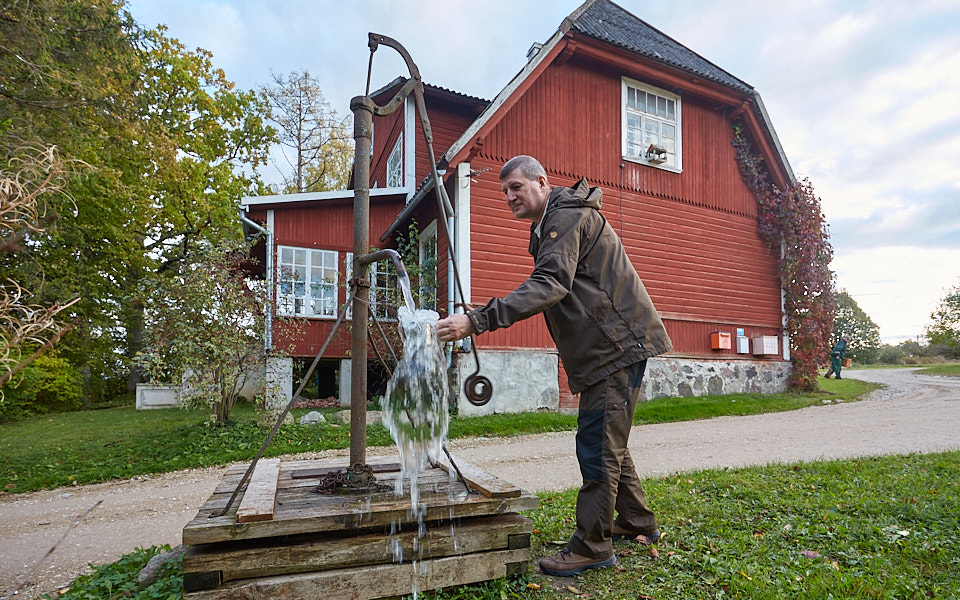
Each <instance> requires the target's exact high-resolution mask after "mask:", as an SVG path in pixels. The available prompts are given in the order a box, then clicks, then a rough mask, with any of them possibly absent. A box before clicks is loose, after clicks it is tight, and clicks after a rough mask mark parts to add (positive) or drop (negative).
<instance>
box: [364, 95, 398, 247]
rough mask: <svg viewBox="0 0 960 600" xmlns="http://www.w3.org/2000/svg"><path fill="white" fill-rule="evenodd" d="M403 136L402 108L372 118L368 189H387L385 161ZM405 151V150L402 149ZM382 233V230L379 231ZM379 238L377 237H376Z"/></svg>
mask: <svg viewBox="0 0 960 600" xmlns="http://www.w3.org/2000/svg"><path fill="white" fill-rule="evenodd" d="M402 134H403V108H402V107H401V108H399V109H397V110H395V111H393V112H392V113H390V114H389V115H385V116H382V117H380V116H377V115H374V116H373V156H371V157H370V187H374V185H373V184H374V183H376V184H377V185H376V187H387V159H389V158H390V152H391V151H393V147H394V145H396V143H397V138H398V137H399V136H400V135H402ZM404 151H406V148H404ZM351 231H352V230H351ZM381 231H382V230H381ZM378 237H379V236H378Z"/></svg>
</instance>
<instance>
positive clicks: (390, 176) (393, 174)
mask: <svg viewBox="0 0 960 600" xmlns="http://www.w3.org/2000/svg"><path fill="white" fill-rule="evenodd" d="M387 187H388V188H389V187H403V136H402V135H401V136H400V137H398V138H397V143H396V144H394V146H393V150H391V151H390V157H389V158H387Z"/></svg>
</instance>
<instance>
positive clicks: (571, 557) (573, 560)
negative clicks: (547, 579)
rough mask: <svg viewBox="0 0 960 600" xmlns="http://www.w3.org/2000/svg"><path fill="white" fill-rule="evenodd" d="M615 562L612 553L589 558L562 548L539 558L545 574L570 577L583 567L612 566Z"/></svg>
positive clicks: (600, 567) (598, 567)
mask: <svg viewBox="0 0 960 600" xmlns="http://www.w3.org/2000/svg"><path fill="white" fill-rule="evenodd" d="M616 562H617V559H616V557H614V555H613V554H612V553H611V554H610V556H608V557H607V558H590V557H589V556H580V555H579V554H577V553H575V552H571V551H569V550H566V549H564V550H561V551H560V552H557V553H556V554H554V555H553V556H551V557H549V558H542V559H540V570H541V571H543V572H544V573H546V574H547V575H555V576H557V577H570V576H571V575H576V574H577V573H579V572H580V571H583V570H585V569H602V568H604V567H612V566H613V565H614V563H616Z"/></svg>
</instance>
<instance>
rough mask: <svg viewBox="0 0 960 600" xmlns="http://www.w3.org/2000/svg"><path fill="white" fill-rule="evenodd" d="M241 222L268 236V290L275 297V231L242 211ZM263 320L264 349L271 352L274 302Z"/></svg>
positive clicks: (268, 307)
mask: <svg viewBox="0 0 960 600" xmlns="http://www.w3.org/2000/svg"><path fill="white" fill-rule="evenodd" d="M269 212H270V216H273V215H272V213H273V211H272V210H271V211H269ZM269 220H272V219H269ZM269 220H268V221H269ZM240 222H241V223H245V224H246V225H249V226H250V227H252V228H253V229H256V230H257V231H259V232H260V233H262V234H263V235H264V236H266V240H265V243H266V246H267V250H266V252H265V254H266V256H267V264H266V282H267V292H268V293H269V294H270V298H272V297H273V232H272V231H271V229H272V228H265V227H264V226H263V225H261V224H260V223H257V222H256V221H253V220H251V219H248V218H247V217H245V216H244V215H243V213H242V212H241V213H240ZM263 320H264V330H265V331H264V332H263V351H264V352H270V350H271V349H272V348H273V302H267V305H266V310H265V314H264V319H263Z"/></svg>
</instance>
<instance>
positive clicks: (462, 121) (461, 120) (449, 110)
mask: <svg viewBox="0 0 960 600" xmlns="http://www.w3.org/2000/svg"><path fill="white" fill-rule="evenodd" d="M425 104H426V105H427V115H428V116H429V117H430V130H431V131H432V132H433V153H434V160H439V159H440V157H441V156H442V155H443V153H444V152H446V151H447V149H448V148H450V146H451V145H452V144H453V143H454V142H455V141H457V138H459V137H460V135H461V134H462V133H463V132H464V131H466V130H467V127H469V126H470V125H471V124H472V123H473V121H474V120H475V119H476V117H477V116H478V115H479V114H480V112H481V110H482V108H481V107H479V106H476V105H468V104H464V103H454V102H451V101H450V100H449V99H446V98H443V97H439V96H435V95H433V94H431V93H430V92H429V90H428V93H427V95H426V100H425ZM416 135H417V141H416V147H417V156H416V181H417V185H420V182H421V181H423V179H424V178H425V177H427V176H428V175H430V160H429V155H428V153H427V149H426V141H425V140H424V138H423V127H422V125H421V124H420V117H419V115H417V119H416Z"/></svg>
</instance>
